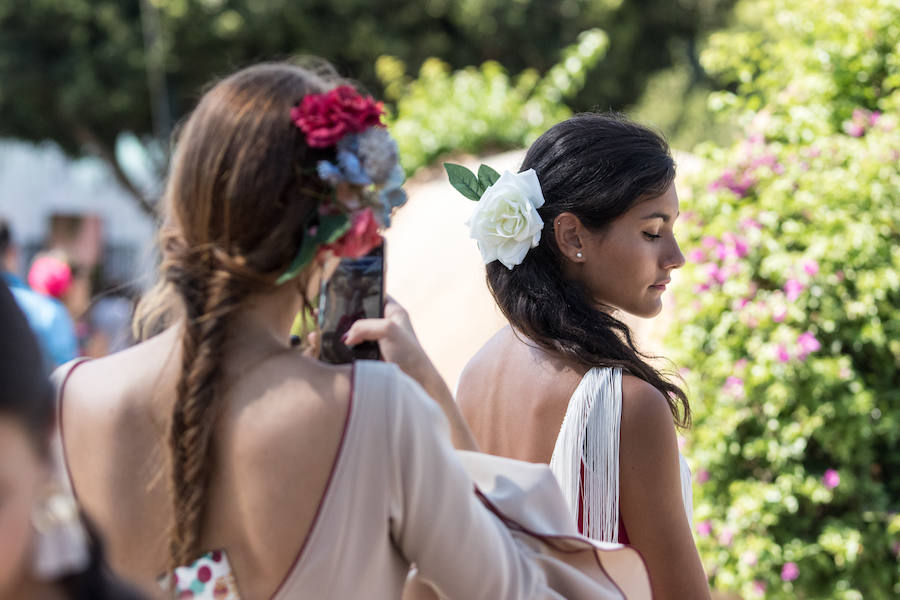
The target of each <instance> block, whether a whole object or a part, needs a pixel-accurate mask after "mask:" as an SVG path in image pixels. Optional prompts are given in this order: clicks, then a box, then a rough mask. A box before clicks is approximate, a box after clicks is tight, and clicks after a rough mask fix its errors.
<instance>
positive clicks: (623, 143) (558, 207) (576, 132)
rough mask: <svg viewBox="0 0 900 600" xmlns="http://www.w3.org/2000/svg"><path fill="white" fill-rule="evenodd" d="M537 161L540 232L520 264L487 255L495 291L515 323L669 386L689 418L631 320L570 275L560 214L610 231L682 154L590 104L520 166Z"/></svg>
mask: <svg viewBox="0 0 900 600" xmlns="http://www.w3.org/2000/svg"><path fill="white" fill-rule="evenodd" d="M528 169H534V170H535V172H536V173H537V175H538V179H539V180H540V183H541V191H542V192H543V194H544V200H545V204H544V205H543V206H542V207H541V208H540V209H538V213H539V214H540V215H541V218H542V219H543V220H544V223H545V225H544V229H543V231H542V232H541V240H540V243H539V244H538V246H537V247H536V248H532V249H531V250H529V251H528V254H527V255H526V256H525V259H524V261H523V262H522V264H520V265H518V266H516V267H515V268H514V269H512V270H509V269H507V268H506V267H504V266H503V265H502V264H500V263H499V262H497V261H495V262H493V263H490V264H488V265H487V283H488V288H490V290H491V294H492V295H493V296H494V300H495V301H496V302H497V305H498V306H499V307H500V309H501V311H502V312H503V314H504V316H505V317H506V318H507V320H509V322H510V324H511V325H512V326H513V328H514V329H515V330H516V331H518V332H520V333H522V334H523V335H525V336H526V337H527V338H528V339H529V340H531V341H532V342H534V343H536V344H538V345H539V346H540V347H542V348H544V349H545V350H547V351H548V352H551V353H553V354H555V355H557V356H561V357H563V358H566V359H569V360H572V361H574V362H576V363H577V364H582V365H585V366H587V367H597V366H603V367H621V368H622V369H623V371H625V372H627V373H630V374H631V375H634V376H635V377H639V378H640V379H643V380H644V381H646V382H647V383H649V384H650V385H652V386H653V387H655V388H656V389H658V390H659V391H660V392H662V394H663V396H665V398H666V400H667V402H668V403H669V408H670V409H671V411H672V415H673V418H674V420H675V422H676V423H677V424H678V425H679V426H683V427H686V426H688V425H689V424H690V419H691V410H690V406H689V404H688V400H687V395H686V394H685V393H684V391H683V390H682V389H681V388H680V387H679V386H677V385H676V384H674V383H672V381H670V380H669V379H667V378H666V377H665V376H663V374H662V373H660V372H659V371H658V370H657V369H656V368H655V367H654V366H653V365H651V364H650V363H649V362H648V360H647V359H649V358H650V357H648V356H645V355H643V354H641V352H639V351H638V349H637V348H636V347H635V344H634V341H633V340H632V336H631V331H630V330H629V328H628V326H627V325H626V324H625V323H623V322H622V321H620V320H619V319H617V318H616V317H615V316H614V315H613V314H612V313H611V312H609V311H605V310H600V309H599V308H597V307H596V306H595V305H594V303H593V302H592V301H591V298H590V295H589V294H588V292H587V290H586V289H585V288H584V287H583V286H581V285H579V284H578V283H577V282H574V281H571V280H567V279H566V278H565V277H564V276H563V270H562V265H561V261H562V254H561V252H560V251H559V248H558V246H557V244H556V239H555V237H554V232H553V222H554V221H555V220H556V217H557V215H559V214H561V213H563V212H571V213H573V214H575V215H576V216H577V217H578V218H579V219H580V220H581V222H582V223H584V224H585V225H586V226H587V227H590V228H591V229H593V230H595V231H602V230H603V229H604V228H606V227H607V226H608V225H609V224H610V223H612V222H613V221H614V220H615V219H617V218H618V217H620V216H621V215H623V214H624V213H625V212H626V211H628V209H630V208H631V207H632V206H634V205H635V204H636V203H638V202H640V201H641V200H644V199H648V198H654V197H656V196H659V195H660V194H663V193H664V192H665V191H666V189H668V187H669V185H671V183H672V182H673V180H674V179H675V161H673V160H672V156H671V154H670V152H669V147H668V144H666V141H665V140H664V139H663V138H662V137H661V136H659V135H658V134H657V133H655V132H654V131H651V130H650V129H647V128H646V127H642V126H641V125H638V124H636V123H633V122H631V121H629V120H628V119H627V118H626V117H624V116H623V115H620V114H615V113H585V114H580V115H576V116H574V117H572V118H570V119H567V120H566V121H563V122H562V123H558V124H557V125H554V126H553V127H551V128H550V129H549V130H548V131H546V132H545V133H544V134H543V135H541V137H539V138H538V139H537V140H536V141H535V142H534V144H532V145H531V147H530V148H529V149H528V152H527V154H526V155H525V160H524V161H523V162H522V168H521V170H522V171H525V170H528Z"/></svg>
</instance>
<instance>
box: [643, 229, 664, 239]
mask: <svg viewBox="0 0 900 600" xmlns="http://www.w3.org/2000/svg"><path fill="white" fill-rule="evenodd" d="M644 235H646V236H647V237H648V238H650V239H651V240H655V239H658V238H661V237H662V236H661V235H656V234H655V233H647V232H646V231H645V232H644Z"/></svg>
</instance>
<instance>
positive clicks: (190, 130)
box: [143, 64, 334, 566]
mask: <svg viewBox="0 0 900 600" xmlns="http://www.w3.org/2000/svg"><path fill="white" fill-rule="evenodd" d="M333 84H334V83H333V79H329V78H328V77H327V76H325V77H323V76H320V75H319V74H318V73H316V72H314V71H312V70H309V69H305V68H302V67H298V66H295V65H289V64H261V65H256V66H253V67H249V68H247V69H244V70H242V71H239V72H237V73H235V74H233V75H231V76H230V77H228V78H226V79H224V80H222V81H221V82H219V83H218V84H216V85H215V86H214V87H212V88H211V89H210V90H209V91H208V92H207V93H206V94H204V96H203V98H202V99H201V100H200V102H199V104H198V106H197V107H196V109H195V110H194V112H193V114H192V115H191V116H190V118H189V119H188V121H187V122H186V123H185V125H184V127H183V129H182V130H181V132H180V134H179V139H178V142H177V145H176V149H175V154H174V159H173V162H172V169H171V173H170V177H169V180H168V183H167V187H166V191H165V196H164V199H163V204H164V221H163V225H162V227H161V231H160V249H161V252H162V263H161V266H160V274H161V278H160V284H159V285H160V289H161V290H163V292H162V293H161V294H157V295H156V296H155V297H154V298H153V300H152V301H150V302H149V308H148V306H147V304H146V303H145V306H144V311H143V314H144V315H145V316H147V315H149V316H150V318H151V320H153V317H156V316H159V315H158V314H156V313H158V312H159V311H158V310H154V307H155V308H157V309H158V308H159V307H163V308H164V309H167V310H168V309H172V308H177V312H178V313H179V315H180V316H181V317H183V323H184V326H183V333H182V340H181V372H180V375H179V377H178V382H177V386H176V398H175V403H174V407H173V409H172V415H171V424H170V429H169V439H168V442H169V456H170V460H171V480H170V481H171V501H172V509H173V524H172V528H171V533H170V548H169V553H170V560H171V562H172V566H177V565H182V564H186V563H189V562H191V561H192V560H194V559H195V558H196V556H197V554H198V553H199V551H200V550H201V549H200V547H199V540H200V537H201V535H202V532H203V522H204V516H205V508H206V494H207V488H208V483H209V481H208V478H209V473H210V470H211V469H209V468H208V467H209V463H210V461H211V460H213V456H212V444H211V440H212V434H213V431H214V426H215V422H216V419H217V417H218V403H217V400H218V391H219V390H218V389H217V387H218V385H219V379H220V373H219V368H220V367H219V366H220V364H221V359H222V352H223V350H222V348H223V342H224V341H225V332H226V326H227V324H228V321H229V319H230V318H231V317H232V316H233V314H234V312H235V310H236V309H238V308H239V307H241V306H242V303H243V301H244V300H245V299H246V298H247V297H248V295H250V294H253V293H256V292H264V291H266V290H269V289H273V288H274V286H275V280H276V279H277V278H278V277H279V275H281V273H283V272H284V271H285V270H286V268H287V267H288V265H289V264H290V262H291V260H292V259H293V257H294V256H295V254H296V252H297V250H298V248H299V246H300V243H301V241H302V239H303V233H304V231H305V229H306V227H307V226H308V225H309V224H310V222H311V219H312V218H314V215H315V214H316V212H317V211H316V208H317V205H318V201H319V200H320V199H321V198H323V197H327V196H328V195H329V194H330V190H329V189H328V188H327V187H325V184H324V183H322V182H321V181H320V180H319V179H318V177H316V175H315V165H316V162H317V161H318V160H320V159H323V158H333V153H334V150H333V149H325V150H320V149H311V148H310V147H308V146H307V145H306V141H305V138H304V135H303V133H302V132H301V131H300V130H299V129H298V128H297V127H296V126H295V125H294V124H293V123H292V122H291V118H290V112H291V107H292V106H294V105H295V104H297V103H298V102H300V100H301V99H302V98H303V96H305V95H306V94H309V93H319V92H322V91H325V90H326V89H328V88H330V87H332V86H333ZM173 300H174V301H175V302H172V301H173Z"/></svg>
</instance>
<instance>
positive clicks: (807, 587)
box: [667, 0, 900, 600]
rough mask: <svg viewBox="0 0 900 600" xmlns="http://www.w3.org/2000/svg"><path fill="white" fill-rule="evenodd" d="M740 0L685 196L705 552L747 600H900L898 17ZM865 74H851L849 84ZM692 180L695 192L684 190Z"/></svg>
mask: <svg viewBox="0 0 900 600" xmlns="http://www.w3.org/2000/svg"><path fill="white" fill-rule="evenodd" d="M889 4H890V3H886V2H879V1H877V0H856V1H854V2H853V3H851V2H843V1H838V0H829V1H827V2H818V3H795V2H787V1H780V0H761V1H747V0H744V1H742V2H741V3H739V4H738V7H737V9H736V10H737V14H738V15H739V17H740V18H746V19H750V23H751V25H752V27H746V26H735V27H734V28H733V29H731V30H728V31H725V32H722V33H720V34H717V35H715V36H714V37H713V38H712V40H711V43H710V46H709V48H708V50H707V51H706V53H705V54H704V57H703V60H704V64H705V65H706V66H707V68H710V69H711V70H712V71H714V72H716V73H718V75H719V76H720V77H724V78H725V80H726V82H728V79H729V78H731V83H733V84H734V86H735V93H734V94H718V95H716V96H714V97H713V98H712V101H713V103H714V104H715V105H717V106H718V107H719V108H720V109H722V110H723V114H724V116H725V117H726V118H730V119H733V120H734V121H735V122H738V123H741V124H742V125H743V128H744V131H745V136H744V139H743V140H742V141H741V142H740V143H738V144H736V145H735V146H733V147H731V148H727V149H720V148H716V147H715V146H713V145H706V146H702V147H700V148H699V149H698V157H699V159H700V162H699V168H696V169H695V170H694V171H693V173H692V174H691V175H688V177H687V181H686V185H683V187H682V188H681V189H680V190H679V191H680V192H681V194H682V211H683V213H684V214H683V217H682V218H683V219H684V222H683V223H682V224H681V231H680V232H679V233H680V234H681V240H682V246H683V247H684V248H685V250H686V253H687V254H688V264H687V265H686V267H685V269H684V271H683V273H681V274H680V275H681V276H680V278H679V280H678V288H676V293H675V296H674V297H675V302H676V303H677V309H676V310H677V314H678V315H679V319H678V321H679V325H678V327H676V328H675V330H674V331H673V332H672V335H671V336H670V338H669V339H668V340H667V347H668V348H669V349H670V350H671V352H672V358H673V359H675V360H676V362H677V363H678V364H681V365H684V366H685V367H687V368H686V369H685V370H684V373H685V378H686V380H687V383H688V386H689V388H690V392H691V397H692V400H693V407H694V411H695V413H694V423H695V426H694V430H693V431H692V433H691V434H690V441H689V447H688V449H687V450H686V452H687V454H688V455H689V456H690V457H692V458H693V463H694V475H695V494H696V496H695V523H696V525H697V541H698V547H699V549H700V552H701V555H702V558H703V560H704V564H705V565H706V568H707V572H708V574H709V576H710V579H711V583H712V585H713V587H715V588H718V589H721V590H729V591H735V592H738V593H740V594H741V595H742V596H743V597H744V598H762V597H764V598H773V599H779V598H785V599H786V598H842V599H861V598H866V599H867V600H868V599H875V600H877V599H881V598H896V597H898V595H900V563H898V553H900V516H898V511H900V170H898V161H900V123H898V110H897V109H898V106H900V104H898V102H900V93H898V92H897V83H898V81H897V78H898V74H900V70H898V69H900V61H898V59H900V6H898V5H897V4H896V3H892V4H890V5H889ZM853 70H855V74H854V75H853V76H852V77H851V76H849V74H848V73H849V72H850V71H853ZM683 183H684V182H683Z"/></svg>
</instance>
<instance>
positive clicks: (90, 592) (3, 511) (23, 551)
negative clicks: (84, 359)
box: [0, 282, 138, 600]
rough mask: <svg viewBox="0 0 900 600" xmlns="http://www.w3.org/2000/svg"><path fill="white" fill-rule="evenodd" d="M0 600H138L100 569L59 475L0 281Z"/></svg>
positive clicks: (46, 400)
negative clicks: (0, 333)
mask: <svg viewBox="0 0 900 600" xmlns="http://www.w3.org/2000/svg"><path fill="white" fill-rule="evenodd" d="M0 331H2V335H0V600H25V599H28V600H66V599H68V600H132V599H134V600H136V599H137V598H138V595H137V594H136V593H134V592H132V591H130V590H128V589H126V587H124V586H122V585H121V584H119V583H117V582H116V581H114V580H113V579H112V578H111V577H110V576H109V575H108V573H107V572H106V569H105V567H104V565H103V561H102V557H101V553H100V548H99V545H98V543H97V541H96V540H95V539H94V538H93V537H92V536H91V535H90V533H89V530H88V529H87V528H86V527H85V525H84V523H83V522H82V520H81V518H80V516H79V513H78V508H77V505H76V503H75V499H74V498H73V497H72V496H71V492H70V490H68V489H66V487H65V484H64V479H63V478H60V477H58V469H59V464H58V463H57V462H56V460H55V459H56V458H57V457H58V449H56V448H54V445H53V442H52V440H53V426H54V422H55V419H54V401H53V386H52V385H51V383H50V380H49V379H48V377H47V375H46V374H45V371H44V368H43V361H42V358H41V353H40V349H39V347H38V344H37V341H36V340H35V338H34V335H33V334H32V332H31V329H30V327H29V325H28V323H27V321H26V320H25V316H24V315H23V313H22V311H21V310H20V309H19V307H18V304H17V302H16V300H15V299H14V298H13V296H12V294H11V293H10V290H9V289H8V288H7V286H6V285H5V284H3V283H2V282H0Z"/></svg>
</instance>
